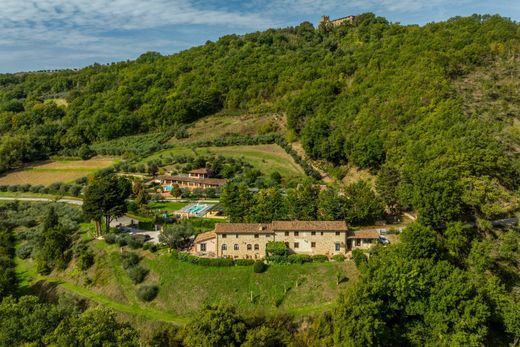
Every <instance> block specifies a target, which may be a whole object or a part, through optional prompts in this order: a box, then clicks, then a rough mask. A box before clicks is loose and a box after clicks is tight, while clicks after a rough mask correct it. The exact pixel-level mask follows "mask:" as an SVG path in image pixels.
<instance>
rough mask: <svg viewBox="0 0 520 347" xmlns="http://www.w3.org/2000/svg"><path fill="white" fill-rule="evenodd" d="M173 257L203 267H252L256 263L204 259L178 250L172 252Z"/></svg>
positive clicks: (237, 260)
mask: <svg viewBox="0 0 520 347" xmlns="http://www.w3.org/2000/svg"><path fill="white" fill-rule="evenodd" d="M172 256H173V257H174V258H175V259H178V260H180V261H184V262H187V263H191V264H195V265H202V266H216V267H226V266H252V265H253V264H254V263H255V261H254V260H252V259H236V260H234V259H231V258H202V257H197V256H194V255H191V254H188V253H184V252H179V251H176V250H174V251H172Z"/></svg>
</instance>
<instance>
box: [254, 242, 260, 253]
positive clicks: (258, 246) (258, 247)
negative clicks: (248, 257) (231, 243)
mask: <svg viewBox="0 0 520 347" xmlns="http://www.w3.org/2000/svg"><path fill="white" fill-rule="evenodd" d="M258 250H260V245H258V243H257V244H255V251H258Z"/></svg>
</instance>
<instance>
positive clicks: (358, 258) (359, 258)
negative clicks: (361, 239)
mask: <svg viewBox="0 0 520 347" xmlns="http://www.w3.org/2000/svg"><path fill="white" fill-rule="evenodd" d="M352 260H354V263H355V264H356V267H358V268H359V267H360V266H362V265H364V264H366V263H367V261H368V259H367V256H366V255H365V253H363V251H362V250H360V249H355V250H353V251H352Z"/></svg>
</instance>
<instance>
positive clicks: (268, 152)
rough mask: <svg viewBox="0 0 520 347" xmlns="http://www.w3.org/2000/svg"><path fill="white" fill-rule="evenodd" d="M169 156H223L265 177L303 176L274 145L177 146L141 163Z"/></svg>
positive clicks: (292, 161) (295, 164) (287, 156)
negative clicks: (270, 175)
mask: <svg viewBox="0 0 520 347" xmlns="http://www.w3.org/2000/svg"><path fill="white" fill-rule="evenodd" d="M170 154H171V155H189V156H197V155H206V154H215V155H223V156H225V157H233V158H242V159H244V160H245V161H247V162H248V163H250V164H251V165H253V166H254V167H255V168H257V169H258V170H260V171H261V172H262V173H263V174H265V175H269V174H271V173H272V172H274V171H278V172H279V173H280V174H281V175H282V176H284V177H296V176H303V175H304V172H303V169H302V168H301V166H299V165H298V164H297V163H296V162H295V161H294V160H293V158H292V157H291V156H289V155H288V154H287V153H286V152H285V151H284V150H283V149H282V148H281V147H280V146H278V145H276V144H268V145H254V146H225V147H200V148H190V147H184V146H178V147H174V148H170V149H166V150H162V151H159V152H157V153H154V154H152V155H150V156H149V157H146V158H143V159H142V160H141V162H143V163H146V162H147V161H149V160H151V159H157V158H160V157H166V156H168V155H170Z"/></svg>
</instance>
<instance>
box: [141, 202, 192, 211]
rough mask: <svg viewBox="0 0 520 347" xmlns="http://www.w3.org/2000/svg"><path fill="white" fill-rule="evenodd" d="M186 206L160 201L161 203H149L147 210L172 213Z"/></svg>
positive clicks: (180, 203) (183, 203)
mask: <svg viewBox="0 0 520 347" xmlns="http://www.w3.org/2000/svg"><path fill="white" fill-rule="evenodd" d="M186 205H188V203H187V202H177V201H161V202H151V203H149V204H148V208H149V209H151V210H158V211H168V212H173V211H177V210H180V209H181V208H183V207H184V206H186Z"/></svg>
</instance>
